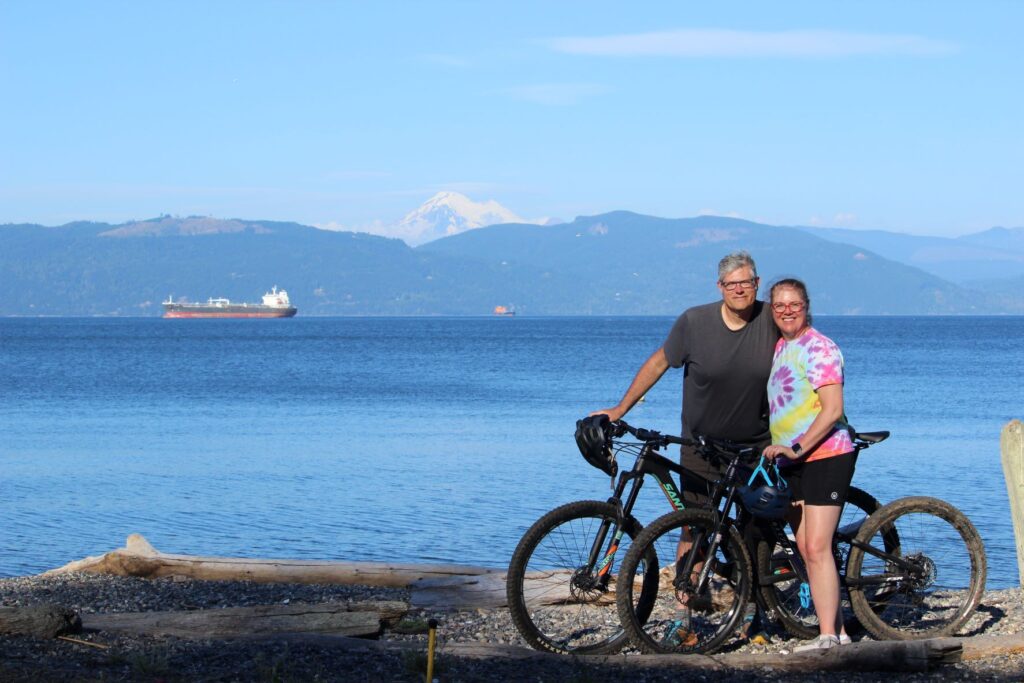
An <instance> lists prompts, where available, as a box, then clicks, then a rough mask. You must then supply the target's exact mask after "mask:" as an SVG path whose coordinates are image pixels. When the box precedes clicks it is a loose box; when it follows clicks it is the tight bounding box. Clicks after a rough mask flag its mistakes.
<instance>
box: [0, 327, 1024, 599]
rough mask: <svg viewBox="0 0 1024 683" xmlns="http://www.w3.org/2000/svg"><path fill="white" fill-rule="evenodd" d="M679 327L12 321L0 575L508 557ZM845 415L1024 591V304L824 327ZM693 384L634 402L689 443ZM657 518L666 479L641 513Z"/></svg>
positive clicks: (886, 486)
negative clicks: (1019, 527) (1006, 433)
mask: <svg viewBox="0 0 1024 683" xmlns="http://www.w3.org/2000/svg"><path fill="white" fill-rule="evenodd" d="M671 323H672V320H671V319H669V318H528V317H517V318H302V317H299V318H295V319H292V320H258V321H254V320H162V319H150V318H137V319H120V318H90V319H81V318H79V319H12V318H8V319H0V389H2V392H0V396H2V402H0V433H2V435H3V437H2V440H0V520H2V523H0V575H7V576H10V575H22V574H29V573H35V572H39V571H42V570H46V569H50V568H53V567H56V566H59V565H62V564H64V563H65V562H67V561H69V560H72V559H79V558H81V557H84V556H86V555H95V554H99V553H102V552H105V551H107V550H111V549H113V548H116V547H120V546H122V545H123V544H124V540H125V537H126V536H127V535H128V534H129V533H132V532H139V533H142V534H143V535H145V536H146V537H147V538H148V539H149V540H150V542H152V543H153V545H154V546H155V547H156V548H158V549H159V550H162V551H164V552H174V553H188V554H204V555H225V556H248V557H284V558H307V559H313V558H317V559H346V560H395V561H422V562H429V561H445V562H460V563H467V564H479V565H487V566H505V565H506V564H507V562H508V558H509V556H510V555H511V553H512V550H513V549H514V547H515V544H516V543H517V541H518V539H519V537H520V536H521V535H522V533H523V531H524V530H525V529H526V527H527V526H529V525H530V524H531V523H532V522H533V521H534V520H535V519H536V518H537V517H538V516H540V514H542V513H543V512H545V511H547V510H548V509H550V508H552V507H554V506H556V505H558V504H561V503H564V502H568V501H571V500H577V499H583V498H596V499H604V498H606V497H607V496H608V495H609V486H608V480H607V478H605V477H604V476H603V475H601V474H600V473H599V472H598V471H597V470H595V469H593V468H590V467H588V466H587V465H586V464H585V463H584V462H583V460H582V459H581V458H580V456H579V454H578V451H577V450H576V448H575V444H574V442H573V438H572V432H573V428H574V423H575V420H576V419H577V418H579V417H581V416H582V415H584V414H586V413H587V412H589V411H591V410H595V409H598V408H603V407H607V406H609V405H612V404H614V403H615V402H616V401H617V400H618V397H619V396H620V395H621V393H622V392H623V390H624V389H625V388H626V386H627V385H628V383H629V381H630V379H631V378H632V376H633V373H634V372H635V370H636V368H637V367H638V366H639V364H640V363H641V362H642V361H643V360H644V359H645V358H646V357H647V356H648V355H649V354H650V353H651V352H652V351H653V350H654V349H656V348H657V347H658V346H659V345H660V344H661V342H662V341H663V338H664V335H665V334H666V333H667V331H668V329H669V327H670V325H671ZM816 326H817V327H818V328H819V329H821V330H822V331H823V332H825V333H826V334H828V335H829V336H831V337H832V338H833V339H835V340H836V341H837V342H838V343H839V345H840V347H841V348H842V350H843V352H844V355H845V357H846V368H847V384H846V405H847V414H848V415H849V417H850V419H851V421H852V422H853V424H854V425H855V426H856V427H857V428H858V429H861V430H865V431H868V430H880V429H888V430H891V431H892V432H893V436H892V438H890V439H889V440H888V441H887V442H885V443H884V444H881V445H879V446H877V447H874V448H872V449H870V450H869V451H867V452H866V453H865V454H864V455H863V456H862V457H861V459H860V462H859V464H858V470H857V474H856V477H855V483H856V484H858V485H860V486H861V487H863V488H865V489H867V490H869V491H870V492H872V493H873V494H874V495H875V496H876V497H878V498H879V499H880V500H882V501H883V502H885V501H889V500H892V499H895V498H898V497H901V496H904V495H911V494H920V495H933V496H938V497H940V498H944V499H946V500H948V501H950V502H952V503H954V504H955V505H957V506H958V507H960V508H961V509H962V510H964V511H965V512H966V513H967V514H968V515H969V516H970V517H971V519H972V520H973V521H974V523H975V524H976V525H977V526H978V528H979V530H980V531H981V533H982V536H983V537H984V539H985V543H986V548H987V551H988V556H989V586H990V587H1005V586H1010V585H1016V584H1017V582H1018V576H1017V562H1016V553H1015V547H1014V537H1013V527H1012V522H1011V519H1010V512H1009V506H1008V502H1007V495H1006V486H1005V483H1004V480H1003V473H1002V468H1001V464H1000V459H999V433H1000V430H1001V428H1002V427H1003V426H1004V425H1005V424H1006V422H1008V421H1009V420H1010V419H1013V418H1024V383H1022V374H1021V368H1022V367H1024V345H1022V344H1021V343H1020V340H1021V339H1022V338H1024V318H1020V317H992V318H937V317H921V318H916V317H913V318H907V317H900V318H897V317H821V318H820V319H818V320H816ZM680 383H681V374H680V373H679V372H678V371H670V372H669V374H668V375H666V377H665V378H663V380H662V381H661V382H660V383H659V385H658V386H656V387H655V388H654V389H653V390H652V391H651V392H650V393H649V395H648V396H647V399H646V400H645V401H644V402H643V403H641V404H639V405H638V406H637V407H636V408H635V409H634V410H633V411H632V412H631V413H630V415H629V416H628V418H627V419H628V420H629V421H630V422H632V423H634V424H638V425H643V426H648V427H652V428H655V429H660V430H662V431H665V432H671V433H677V432H678V428H679V406H680ZM666 510H667V504H666V502H665V501H664V499H663V498H662V497H661V494H660V493H658V492H657V490H656V487H654V486H648V487H647V488H646V489H645V490H644V491H643V493H642V495H641V501H640V504H639V506H638V509H637V516H638V517H639V518H640V519H641V520H643V521H650V520H652V519H653V518H654V517H655V516H657V515H660V514H661V513H662V512H664V511H666Z"/></svg>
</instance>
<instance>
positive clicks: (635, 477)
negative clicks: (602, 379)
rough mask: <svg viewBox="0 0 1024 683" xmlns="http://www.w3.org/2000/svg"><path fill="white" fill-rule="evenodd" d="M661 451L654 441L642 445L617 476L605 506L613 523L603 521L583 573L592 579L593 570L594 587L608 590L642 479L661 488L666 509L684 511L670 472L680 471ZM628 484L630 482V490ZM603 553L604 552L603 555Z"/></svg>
mask: <svg viewBox="0 0 1024 683" xmlns="http://www.w3.org/2000/svg"><path fill="white" fill-rule="evenodd" d="M660 448H661V445H660V444H659V443H658V442H656V441H646V442H644V444H643V446H641V448H640V453H639V454H638V455H637V458H636V462H634V463H633V467H632V468H631V469H630V470H629V471H626V472H622V473H621V474H620V475H619V480H618V482H617V483H616V485H615V490H614V492H613V493H612V496H611V497H610V498H609V499H608V502H609V503H611V504H612V505H614V506H615V513H616V519H615V522H614V523H612V522H610V521H606V522H604V523H602V524H601V527H600V528H599V529H598V533H597V536H596V537H595V538H594V543H593V545H592V546H591V549H590V556H589V558H588V562H587V567H586V571H585V572H584V575H588V574H589V575H590V576H591V577H593V575H594V572H595V570H596V576H597V583H598V585H599V586H600V587H601V588H602V589H607V588H608V583H609V581H610V579H611V573H610V569H611V567H612V563H613V562H614V560H615V554H616V552H618V549H619V543H620V542H621V541H622V536H623V533H624V531H623V522H624V521H625V519H626V518H627V517H629V516H630V514H631V513H632V512H633V506H634V505H636V501H637V498H638V497H639V495H640V489H642V488H643V485H644V478H645V477H646V476H647V475H648V474H649V475H651V476H652V477H654V480H655V481H656V482H658V486H659V487H661V491H662V493H664V494H665V497H666V498H667V499H668V502H669V505H671V506H672V508H673V509H674V510H682V509H683V500H682V496H681V495H680V491H679V490H678V489H677V488H676V486H675V482H673V480H672V473H673V472H674V473H676V474H678V475H680V476H682V474H683V467H682V465H679V464H678V463H675V462H673V461H671V460H669V459H668V458H666V457H665V456H663V455H661V454H660V453H658V450H659V449H660ZM630 482H632V485H631V486H630ZM627 486H629V494H628V495H627V496H626V500H625V502H623V500H622V496H623V494H624V493H626V487H627ZM609 531H611V535H612V537H611V541H610V543H609V544H608V547H607V549H604V546H605V541H606V540H607V539H608V533H609ZM602 549H604V550H603V554H602Z"/></svg>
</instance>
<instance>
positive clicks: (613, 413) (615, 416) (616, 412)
mask: <svg viewBox="0 0 1024 683" xmlns="http://www.w3.org/2000/svg"><path fill="white" fill-rule="evenodd" d="M625 414H626V411H625V410H623V409H622V408H620V407H619V406H615V407H614V408H605V409H603V410H595V411H594V412H592V413H590V417H592V416H594V415H607V416H608V419H609V420H611V421H612V422H618V421H619V420H621V419H622V416H623V415H625Z"/></svg>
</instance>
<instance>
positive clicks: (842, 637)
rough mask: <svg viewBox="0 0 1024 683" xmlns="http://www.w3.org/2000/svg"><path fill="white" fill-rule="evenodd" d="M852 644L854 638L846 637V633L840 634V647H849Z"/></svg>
mask: <svg viewBox="0 0 1024 683" xmlns="http://www.w3.org/2000/svg"><path fill="white" fill-rule="evenodd" d="M852 642H853V638H851V637H850V636H848V635H846V634H845V633H840V634H839V644H840V645H849V644H850V643H852Z"/></svg>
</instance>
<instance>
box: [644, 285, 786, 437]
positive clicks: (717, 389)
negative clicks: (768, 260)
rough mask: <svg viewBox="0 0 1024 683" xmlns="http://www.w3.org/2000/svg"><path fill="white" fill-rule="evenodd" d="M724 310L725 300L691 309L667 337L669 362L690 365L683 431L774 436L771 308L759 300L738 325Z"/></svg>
mask: <svg viewBox="0 0 1024 683" xmlns="http://www.w3.org/2000/svg"><path fill="white" fill-rule="evenodd" d="M721 310H722V302H721V301H717V302H715V303H711V304H705V305H703V306H694V307H693V308H690V309H687V310H686V311H684V312H683V314H682V315H680V316H679V318H678V319H677V320H676V322H675V325H673V326H672V331H671V332H669V335H668V338H667V339H666V340H665V344H664V347H663V351H664V353H665V359H666V360H667V361H668V364H669V365H670V366H672V367H674V368H678V367H683V366H685V370H684V375H683V436H685V437H691V436H693V434H695V433H696V434H701V435H704V436H710V437H715V438H720V439H731V440H733V441H739V442H743V443H756V442H760V441H765V440H770V439H771V434H770V432H769V431H768V394H767V387H768V375H769V374H770V373H771V368H772V356H773V355H774V352H775V343H776V341H778V339H779V332H778V329H777V328H776V327H775V321H774V320H772V316H771V310H770V309H769V308H768V306H766V305H765V304H764V302H762V301H756V302H754V314H753V317H752V318H751V319H750V321H749V322H748V323H747V324H746V325H745V326H744V327H743V329H740V330H735V331H734V330H730V329H729V328H728V327H727V326H726V324H725V321H723V320H722V312H721Z"/></svg>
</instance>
